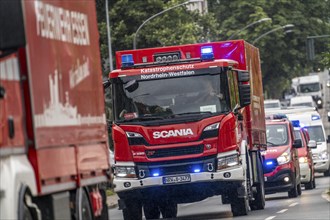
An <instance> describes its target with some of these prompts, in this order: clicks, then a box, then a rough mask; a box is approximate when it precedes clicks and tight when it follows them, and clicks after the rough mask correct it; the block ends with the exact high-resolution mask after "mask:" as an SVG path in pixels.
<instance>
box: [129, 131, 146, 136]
mask: <svg viewBox="0 0 330 220" xmlns="http://www.w3.org/2000/svg"><path fill="white" fill-rule="evenodd" d="M126 135H127V137H129V138H135V137H143V136H142V135H141V134H139V133H137V132H130V131H126Z"/></svg>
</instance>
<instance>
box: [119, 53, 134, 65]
mask: <svg viewBox="0 0 330 220" xmlns="http://www.w3.org/2000/svg"><path fill="white" fill-rule="evenodd" d="M130 66H134V60H133V55H132V54H124V55H121V67H130Z"/></svg>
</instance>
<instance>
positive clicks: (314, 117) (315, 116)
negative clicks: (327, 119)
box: [312, 115, 321, 121]
mask: <svg viewBox="0 0 330 220" xmlns="http://www.w3.org/2000/svg"><path fill="white" fill-rule="evenodd" d="M319 119H321V118H320V116H319V115H312V121H315V120H319Z"/></svg>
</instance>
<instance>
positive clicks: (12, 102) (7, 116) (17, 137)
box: [0, 53, 25, 157]
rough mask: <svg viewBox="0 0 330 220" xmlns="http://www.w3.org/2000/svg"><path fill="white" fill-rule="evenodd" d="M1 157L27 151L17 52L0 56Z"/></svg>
mask: <svg viewBox="0 0 330 220" xmlns="http://www.w3.org/2000/svg"><path fill="white" fill-rule="evenodd" d="M0 87H1V90H2V94H3V95H1V97H0V157H3V156H7V155H10V154H21V153H25V138H24V129H23V127H24V126H23V119H24V116H23V114H24V113H23V107H22V106H23V105H22V100H23V99H22V90H21V83H20V73H19V62H18V57H17V54H16V53H13V54H10V55H7V56H4V57H0Z"/></svg>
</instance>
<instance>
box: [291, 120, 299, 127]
mask: <svg viewBox="0 0 330 220" xmlns="http://www.w3.org/2000/svg"><path fill="white" fill-rule="evenodd" d="M291 123H292V126H293V127H295V128H300V121H299V120H292V121H291Z"/></svg>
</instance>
